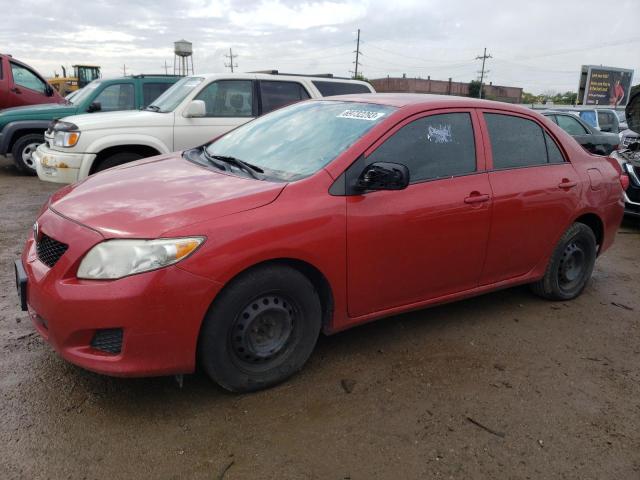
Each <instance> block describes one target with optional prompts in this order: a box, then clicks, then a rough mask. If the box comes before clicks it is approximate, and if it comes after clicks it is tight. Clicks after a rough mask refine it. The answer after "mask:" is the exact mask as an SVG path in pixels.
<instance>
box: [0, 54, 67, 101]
mask: <svg viewBox="0 0 640 480" xmlns="http://www.w3.org/2000/svg"><path fill="white" fill-rule="evenodd" d="M62 101H63V99H62V97H61V96H60V94H59V93H58V92H57V91H56V90H55V89H54V88H53V87H52V86H51V85H49V84H48V83H47V81H46V80H45V79H44V78H42V75H40V74H39V73H38V72H36V71H35V70H34V69H33V68H31V67H30V66H29V65H27V64H25V63H22V62H20V61H18V60H16V59H15V58H13V57H12V56H11V55H4V54H0V110H2V109H3V108H10V107H20V106H22V105H37V104H39V103H62Z"/></svg>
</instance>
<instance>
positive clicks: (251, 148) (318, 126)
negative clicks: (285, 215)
mask: <svg viewBox="0 0 640 480" xmlns="http://www.w3.org/2000/svg"><path fill="white" fill-rule="evenodd" d="M394 110H395V109H394V108H393V107H389V106H386V105H375V104H371V103H352V102H340V101H310V102H303V103H298V104H296V105H292V106H290V107H285V108H282V109H280V110H276V111H275V112H273V113H270V114H268V115H265V116H263V117H260V118H258V119H256V120H254V121H252V122H249V123H246V124H244V125H243V126H241V127H239V128H237V129H236V130H233V131H231V132H229V133H228V134H226V135H225V136H223V137H221V138H219V139H218V140H216V141H215V142H213V143H211V144H210V145H209V146H207V147H206V153H207V154H208V155H209V156H210V157H216V156H224V157H234V158H237V159H240V160H243V161H245V162H249V163H251V164H252V165H254V166H256V167H259V168H260V169H262V170H263V171H264V173H265V175H267V176H269V177H272V178H276V179H279V180H283V181H293V180H299V179H301V178H304V177H307V176H309V175H312V174H313V173H315V172H316V171H318V170H319V169H321V168H322V167H324V166H325V165H327V164H328V163H329V162H331V161H332V160H333V159H335V158H336V157H337V156H338V155H339V154H341V153H342V152H343V151H345V150H346V149H347V148H349V147H350V146H351V145H352V144H353V143H355V142H356V141H357V140H358V139H359V138H360V137H362V135H364V134H365V133H366V132H367V131H369V130H370V129H371V128H372V127H373V126H374V125H376V124H378V123H379V122H381V121H382V120H383V119H384V118H386V117H387V116H388V115H389V114H390V113H391V112H393V111H394Z"/></svg>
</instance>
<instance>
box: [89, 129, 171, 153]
mask: <svg viewBox="0 0 640 480" xmlns="http://www.w3.org/2000/svg"><path fill="white" fill-rule="evenodd" d="M125 145H141V146H145V147H151V148H153V149H155V150H157V151H158V153H160V154H164V153H171V149H170V148H169V146H167V145H166V144H165V143H164V142H163V141H162V140H161V139H159V138H157V137H154V136H152V135H145V134H141V133H134V134H124V135H123V134H118V135H117V134H112V135H106V136H101V137H98V138H96V139H95V140H94V141H93V142H91V143H90V144H89V145H87V147H86V148H85V149H84V151H85V152H90V153H95V154H98V153H100V152H101V151H103V150H105V149H107V148H111V147H120V146H125Z"/></svg>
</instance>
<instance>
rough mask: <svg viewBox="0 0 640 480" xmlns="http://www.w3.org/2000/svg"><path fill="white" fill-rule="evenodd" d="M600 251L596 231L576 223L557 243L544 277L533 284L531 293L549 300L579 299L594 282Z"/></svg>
mask: <svg viewBox="0 0 640 480" xmlns="http://www.w3.org/2000/svg"><path fill="white" fill-rule="evenodd" d="M597 248H598V247H597V244H596V237H595V235H594V233H593V230H591V229H590V228H589V227H588V226H586V225H585V224H583V223H574V224H573V225H571V227H570V228H569V229H568V230H567V231H566V232H565V234H564V235H563V236H562V238H561V239H560V241H559V242H558V245H557V246H556V248H555V250H554V252H553V255H552V256H551V260H550V261H549V265H548V266H547V270H546V272H545V274H544V277H543V278H542V279H541V280H539V281H537V282H535V283H533V284H532V285H531V289H532V290H533V292H534V293H535V294H536V295H539V296H541V297H543V298H547V299H549V300H571V299H573V298H576V297H577V296H578V295H580V294H581V293H582V291H583V290H584V287H585V286H586V285H587V282H588V281H589V279H590V278H591V274H592V273H593V267H594V265H595V261H596V254H597Z"/></svg>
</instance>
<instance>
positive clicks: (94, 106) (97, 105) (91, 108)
mask: <svg viewBox="0 0 640 480" xmlns="http://www.w3.org/2000/svg"><path fill="white" fill-rule="evenodd" d="M100 110H102V104H101V103H100V102H91V104H90V105H89V107H88V108H87V112H89V113H93V112H99V111H100Z"/></svg>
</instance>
